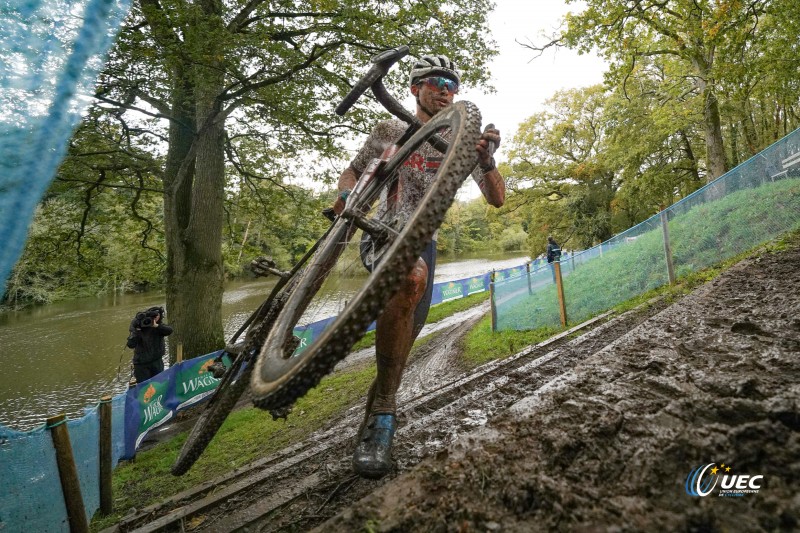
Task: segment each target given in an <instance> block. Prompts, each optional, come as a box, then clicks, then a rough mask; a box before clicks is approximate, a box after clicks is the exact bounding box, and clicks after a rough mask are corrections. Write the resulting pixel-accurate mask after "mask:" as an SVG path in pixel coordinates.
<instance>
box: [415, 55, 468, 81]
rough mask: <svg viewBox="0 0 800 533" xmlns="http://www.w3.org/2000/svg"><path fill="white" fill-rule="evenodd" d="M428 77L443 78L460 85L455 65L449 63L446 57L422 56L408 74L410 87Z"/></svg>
mask: <svg viewBox="0 0 800 533" xmlns="http://www.w3.org/2000/svg"><path fill="white" fill-rule="evenodd" d="M430 76H444V77H445V78H450V79H451V80H453V81H455V82H456V83H458V84H460V83H461V77H460V76H459V75H458V69H456V65H455V63H453V62H452V61H450V58H448V57H447V56H422V57H421V58H420V59H419V60H418V61H417V62H416V63H414V66H413V67H411V73H410V74H409V81H410V85H414V84H415V83H417V82H418V81H419V80H421V79H423V78H428V77H430Z"/></svg>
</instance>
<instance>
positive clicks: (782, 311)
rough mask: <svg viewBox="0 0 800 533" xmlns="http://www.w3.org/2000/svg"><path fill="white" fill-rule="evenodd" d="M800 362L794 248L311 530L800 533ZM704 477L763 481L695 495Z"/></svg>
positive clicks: (605, 352)
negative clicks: (690, 481) (700, 474)
mask: <svg viewBox="0 0 800 533" xmlns="http://www.w3.org/2000/svg"><path fill="white" fill-rule="evenodd" d="M799 358H800V248H799V247H798V246H797V245H795V246H794V247H793V248H792V249H791V250H788V251H785V252H781V253H777V254H770V255H763V256H762V257H760V258H759V257H757V258H754V259H750V260H747V261H744V262H742V263H740V264H739V265H737V266H736V267H734V268H733V269H731V270H730V271H728V272H727V273H725V274H724V275H722V276H721V277H720V278H718V279H716V280H715V281H713V282H711V283H709V284H706V285H705V286H703V287H702V288H700V289H699V290H697V291H695V292H694V293H693V294H691V295H689V296H687V297H686V298H684V299H682V300H680V301H679V302H678V303H676V304H674V305H672V306H670V307H669V308H667V309H665V310H664V311H662V312H660V313H659V314H657V315H656V316H654V317H653V318H651V319H649V320H647V321H646V322H644V323H642V324H640V325H638V326H637V327H635V328H634V329H632V330H631V331H630V332H629V333H628V334H627V335H624V336H623V337H621V338H619V339H618V340H617V341H615V342H613V343H612V344H610V345H608V346H606V347H605V348H603V349H601V350H600V351H598V352H596V353H595V354H594V355H592V356H590V357H588V358H586V359H584V360H582V361H581V362H579V363H578V364H577V365H576V366H574V367H573V368H572V369H570V370H568V371H566V372H565V373H563V374H561V375H558V376H556V377H554V378H553V379H552V380H551V381H550V382H549V383H548V384H547V385H545V386H544V387H541V388H540V389H538V390H537V392H536V393H535V394H533V395H532V396H528V397H527V398H525V399H522V400H519V401H517V402H516V403H515V404H514V405H513V406H512V407H511V408H510V409H508V410H506V411H505V412H504V413H503V414H502V415H501V416H499V417H496V418H494V419H492V420H490V422H489V423H488V424H487V425H486V426H485V427H483V428H481V429H479V430H476V431H474V432H472V433H469V434H468V435H465V436H462V437H460V438H459V440H458V441H457V442H456V443H455V444H452V445H450V446H449V447H448V448H447V449H446V451H441V452H439V453H438V454H437V456H436V457H434V458H429V459H427V460H426V461H424V462H423V463H421V464H420V465H419V466H417V467H416V468H414V469H413V470H411V471H409V472H407V473H405V474H403V475H401V476H400V477H398V478H396V479H394V480H392V481H390V482H389V483H387V484H386V485H384V486H382V487H381V488H379V489H377V490H376V491H375V492H374V493H373V494H372V495H369V496H367V497H366V498H364V499H362V500H361V501H359V502H358V503H356V504H355V505H354V506H352V507H350V508H348V509H346V510H344V511H343V512H341V513H339V514H338V515H337V516H336V517H334V518H333V519H331V520H329V521H327V522H326V523H324V524H322V525H321V526H320V527H319V528H318V530H319V531H358V530H362V529H363V528H365V527H368V528H369V529H372V530H377V531H541V530H570V531H642V530H656V529H658V530H665V531H676V530H685V531H761V530H770V531H771V530H787V531H789V530H797V529H798V528H800V524H799V523H798V521H799V520H800V490H799V489H800V361H799V360H798V359H799ZM709 463H715V465H716V467H718V468H723V467H722V465H723V464H724V465H725V467H724V468H730V471H728V474H737V475H751V476H755V475H762V476H763V480H762V481H763V482H761V483H760V489H759V490H758V492H757V493H748V494H739V495H735V496H730V497H721V496H720V490H719V487H716V488H715V489H714V490H713V491H712V492H711V494H710V495H708V496H706V497H696V496H690V495H689V494H687V491H686V480H687V476H688V475H689V473H690V472H691V471H692V470H693V469H695V468H697V467H698V466H703V465H706V464H709ZM724 468H723V470H724ZM706 479H711V478H710V477H709V475H707V478H706ZM719 481H720V483H721V481H722V478H721V476H720V478H719Z"/></svg>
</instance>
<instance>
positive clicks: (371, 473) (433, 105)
mask: <svg viewBox="0 0 800 533" xmlns="http://www.w3.org/2000/svg"><path fill="white" fill-rule="evenodd" d="M409 82H410V90H411V94H413V95H414V97H415V99H416V116H417V118H418V119H419V120H420V121H422V122H423V123H425V122H428V121H429V120H430V119H431V118H432V117H433V116H434V115H436V114H437V113H438V112H440V111H441V110H443V109H445V108H446V107H448V106H450V105H451V104H452V103H453V97H454V96H455V95H456V94H457V93H458V88H459V85H460V83H461V78H460V76H459V73H458V70H457V69H456V66H455V64H453V62H452V61H450V59H448V58H447V57H446V56H443V55H436V56H423V57H422V58H421V59H420V60H419V61H417V62H415V63H414V66H413V67H412V69H411V73H410V79H409ZM407 127H408V125H407V124H406V123H404V122H402V121H400V120H396V119H393V120H386V121H382V122H380V123H378V124H377V125H376V126H375V128H374V129H373V131H372V133H371V134H370V135H369V137H368V138H367V140H366V142H365V143H364V146H363V147H362V148H361V150H360V151H359V152H358V154H357V155H356V157H355V159H354V160H353V161H352V163H350V166H348V167H347V169H345V170H344V172H342V174H341V176H340V177H339V184H338V188H339V197H338V199H337V200H336V203H335V204H334V207H333V209H334V211H335V212H336V213H337V214H340V213H341V212H342V210H343V209H344V207H345V201H346V199H347V196H348V195H349V193H350V191H351V190H352V189H353V187H354V186H355V184H356V182H357V181H358V176H360V175H361V173H362V171H363V170H364V169H365V168H366V166H367V165H368V164H369V162H370V161H372V160H373V159H374V158H376V157H379V156H380V155H381V153H382V152H383V150H384V149H385V148H386V147H388V146H391V145H393V144H394V143H395V142H396V141H397V140H398V139H399V138H400V137H401V136H402V135H403V133H404V132H405V131H406V129H407ZM442 136H443V137H444V138H445V139H448V136H449V135H448V132H446V131H445V132H442ZM489 143H494V146H495V147H496V146H499V145H500V132H499V131H498V130H497V129H493V128H490V129H487V130H486V131H485V132H484V133H483V135H482V136H481V138H480V140H479V141H478V144H477V145H476V147H475V149H476V151H477V153H478V161H479V163H478V167H476V169H475V171H474V172H473V174H472V177H473V179H474V180H475V182H476V183H477V184H478V186H479V188H480V190H481V192H482V193H483V195H484V197H485V198H486V200H487V201H488V202H489V204H491V205H492V206H494V207H501V206H502V205H503V203H504V202H505V183H504V181H503V177H502V176H501V175H500V173H499V172H498V170H497V168H496V166H495V162H494V158H493V157H492V155H491V153H490V150H489V145H490V144H489ZM442 159H443V154H442V153H440V152H438V151H437V150H436V149H435V148H433V147H432V146H430V145H429V144H424V145H422V146H421V147H420V148H419V150H418V151H417V152H416V153H415V154H414V155H413V156H412V157H410V158H409V159H408V161H407V162H406V163H405V165H404V166H403V168H401V169H400V170H399V171H398V173H399V179H398V186H397V189H396V190H393V191H390V193H389V194H388V195H387V198H386V199H385V200H384V202H392V203H393V205H392V208H393V209H394V210H395V211H396V212H397V214H398V216H403V215H408V214H410V213H412V212H413V211H414V209H415V207H416V206H417V205H418V203H419V202H420V200H421V199H422V197H423V196H424V195H425V192H426V191H427V190H428V187H429V186H430V184H431V183H432V180H433V177H434V175H435V174H436V171H437V169H438V168H439V164H440V163H441V161H442ZM365 266H367V268H370V265H369V264H367V262H366V261H365ZM435 266H436V235H435V234H434V238H433V241H432V242H431V243H430V244H429V245H428V247H427V248H426V249H425V250H424V251H423V253H422V256H421V257H420V258H419V259H418V260H417V262H416V264H415V265H414V267H413V268H412V270H411V272H409V274H408V275H407V276H406V277H405V278H404V279H403V280H402V282H401V287H400V290H399V291H398V292H397V294H395V296H393V297H392V298H391V299H390V300H389V302H388V303H387V304H386V307H385V308H384V311H383V313H382V314H381V315H380V317H379V318H378V320H377V327H376V340H375V354H376V359H377V365H378V373H377V377H376V378H375V381H374V382H373V383H372V386H371V387H370V391H369V395H368V397H367V406H366V412H365V414H364V422H363V423H362V425H361V429H360V430H359V434H358V438H357V444H356V449H355V452H354V454H353V469H354V470H355V472H356V473H357V474H358V475H360V476H362V477H367V478H372V479H378V478H381V477H383V476H384V475H386V474H387V473H388V472H389V471H390V470H391V466H392V461H391V450H392V440H393V438H394V433H395V430H396V429H397V416H396V412H397V401H396V394H397V389H398V388H399V387H400V381H401V379H402V375H403V369H404V368H405V365H406V360H407V358H408V355H409V353H410V351H411V345H412V344H413V342H414V339H416V337H417V335H419V332H420V331H421V330H422V326H423V325H424V324H425V319H426V318H427V315H428V308H429V307H430V302H431V296H432V294H433V276H434V269H435Z"/></svg>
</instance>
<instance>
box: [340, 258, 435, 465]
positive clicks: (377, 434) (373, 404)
mask: <svg viewBox="0 0 800 533" xmlns="http://www.w3.org/2000/svg"><path fill="white" fill-rule="evenodd" d="M435 247H436V244H435V243H433V244H432V245H430V246H429V247H428V248H426V250H425V252H424V253H423V257H421V258H420V259H418V260H417V263H416V265H415V266H414V268H413V269H412V271H411V272H410V273H409V275H408V276H406V277H405V278H404V280H403V285H402V287H401V289H400V291H399V292H398V293H397V294H396V295H395V296H394V297H392V299H391V300H389V303H388V304H387V306H386V309H385V310H384V312H383V314H382V315H381V316H380V317H379V318H378V324H377V328H376V339H375V355H376V359H377V363H378V375H377V376H376V378H375V380H374V381H373V383H372V386H371V387H370V390H369V395H368V398H367V406H366V411H365V413H364V421H363V423H362V424H361V428H360V429H359V432H358V439H357V442H356V449H355V452H354V453H353V468H354V470H355V471H356V473H357V474H359V475H361V476H363V477H368V478H375V479H377V478H381V477H383V476H384V475H386V474H387V473H388V472H389V470H391V467H392V440H393V438H394V432H395V430H396V429H397V416H396V410H397V401H396V395H397V389H398V388H399V387H400V381H401V379H402V377H403V370H404V369H405V366H406V360H407V359H408V354H409V352H410V351H411V345H412V344H413V342H414V339H415V338H416V336H417V335H418V334H419V331H420V330H421V329H422V323H424V321H425V316H426V315H427V307H428V306H429V305H430V300H431V295H432V288H433V274H432V271H433V258H434V255H432V254H435V250H436V248H435ZM431 250H433V252H431ZM421 308H424V309H423V311H422V312H420V309H421ZM419 321H421V323H420V322H419Z"/></svg>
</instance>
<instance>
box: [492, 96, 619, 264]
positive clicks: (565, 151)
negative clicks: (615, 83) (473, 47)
mask: <svg viewBox="0 0 800 533" xmlns="http://www.w3.org/2000/svg"><path fill="white" fill-rule="evenodd" d="M606 101H607V95H606V93H605V89H604V88H603V87H602V86H599V85H598V86H594V87H589V88H586V89H574V90H568V91H561V92H559V93H557V94H556V95H555V96H554V97H553V98H552V99H551V100H549V101H548V102H547V110H545V111H543V112H540V113H537V114H535V115H533V116H532V117H531V118H530V119H528V120H527V121H525V122H524V123H523V124H522V126H520V129H519V131H518V132H517V134H516V135H515V136H514V140H513V141H512V143H513V144H512V149H511V151H510V157H509V159H510V161H509V165H510V167H511V168H510V172H509V173H508V182H509V187H510V189H511V190H512V192H513V193H514V194H512V195H510V196H509V201H508V202H507V204H508V206H507V207H505V208H504V209H506V210H508V211H513V210H517V209H521V208H523V207H529V208H530V210H531V211H530V215H529V216H530V223H529V225H528V235H529V237H530V239H531V241H530V242H531V250H532V252H536V251H537V250H538V249H539V248H540V247H541V248H542V249H543V247H544V244H541V246H539V244H537V243H544V242H545V238H546V237H547V235H548V234H554V235H555V236H557V240H558V241H559V243H560V244H562V246H566V245H568V244H571V245H572V246H574V247H586V246H591V245H592V244H595V243H597V242H602V241H603V240H605V239H607V238H609V237H610V236H611V235H612V227H611V224H610V220H611V201H612V200H613V198H614V194H615V192H616V189H617V187H618V182H617V180H616V179H615V169H613V168H611V167H610V166H609V165H608V162H607V159H606V157H605V155H604V152H605V147H606V144H607V121H606V118H605V112H606V111H605V105H606ZM534 255H535V254H534Z"/></svg>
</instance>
